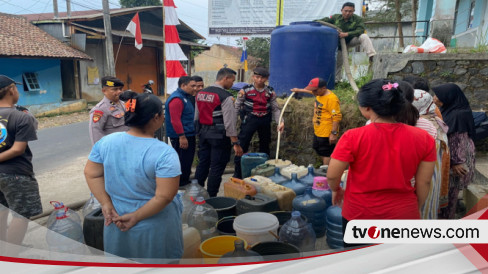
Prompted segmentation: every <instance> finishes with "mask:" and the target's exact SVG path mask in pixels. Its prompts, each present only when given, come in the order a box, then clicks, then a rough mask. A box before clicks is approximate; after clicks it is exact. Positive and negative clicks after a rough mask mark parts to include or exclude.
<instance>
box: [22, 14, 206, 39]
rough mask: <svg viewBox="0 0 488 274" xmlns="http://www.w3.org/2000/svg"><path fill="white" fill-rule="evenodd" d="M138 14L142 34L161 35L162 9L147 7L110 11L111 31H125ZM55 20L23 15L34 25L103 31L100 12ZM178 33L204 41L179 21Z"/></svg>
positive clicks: (50, 15) (186, 37) (37, 15)
mask: <svg viewBox="0 0 488 274" xmlns="http://www.w3.org/2000/svg"><path fill="white" fill-rule="evenodd" d="M136 12H139V20H140V22H141V31H142V33H148V34H153V35H157V34H158V32H161V33H162V29H161V28H162V26H163V7H162V6H149V7H136V8H124V9H111V10H110V16H111V20H110V21H111V25H112V30H122V31H123V30H125V28H126V27H127V25H128V24H129V22H130V20H131V19H132V17H134V15H135V13H136ZM58 15H59V17H58V18H57V19H55V18H54V14H53V13H40V14H25V15H22V16H24V17H26V18H27V19H28V20H29V21H31V22H33V23H35V24H42V23H43V22H46V21H48V22H52V21H53V20H61V21H67V22H76V23H77V24H81V25H84V26H87V27H92V28H99V29H103V12H102V11H101V10H90V11H78V12H72V13H71V17H67V15H66V12H60V13H59V14H58ZM176 28H177V29H178V33H179V35H180V38H181V39H182V40H186V41H191V40H198V39H205V37H203V36H202V35H201V34H199V33H198V32H196V31H195V30H193V29H192V28H191V27H189V26H188V25H187V24H185V23H184V22H183V21H181V20H180V25H178V26H176Z"/></svg>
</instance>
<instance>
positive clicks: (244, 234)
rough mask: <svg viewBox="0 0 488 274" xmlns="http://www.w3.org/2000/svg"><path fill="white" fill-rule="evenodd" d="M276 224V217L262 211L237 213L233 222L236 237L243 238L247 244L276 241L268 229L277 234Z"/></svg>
mask: <svg viewBox="0 0 488 274" xmlns="http://www.w3.org/2000/svg"><path fill="white" fill-rule="evenodd" d="M278 226H279V222H278V218H276V216H274V215H273V214H269V213H264V212H249V213H245V214H242V215H239V216H237V217H236V218H235V220H234V224H233V227H234V230H235V231H236V235H237V237H240V238H243V239H244V240H246V242H247V243H248V244H249V245H254V244H255V243H258V242H270V241H277V239H276V238H275V237H274V236H273V234H271V233H270V231H271V232H272V233H274V234H275V235H278Z"/></svg>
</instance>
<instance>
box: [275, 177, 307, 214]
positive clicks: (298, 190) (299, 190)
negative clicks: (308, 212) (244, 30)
mask: <svg viewBox="0 0 488 274" xmlns="http://www.w3.org/2000/svg"><path fill="white" fill-rule="evenodd" d="M281 185H282V186H285V187H287V188H291V189H292V190H293V191H294V192H295V194H296V195H297V196H298V195H302V194H303V193H304V192H305V188H306V187H307V186H306V185H305V184H304V183H302V182H301V181H300V180H298V175H297V174H296V173H292V174H291V180H289V181H286V182H284V183H283V184H281ZM307 217H308V216H307Z"/></svg>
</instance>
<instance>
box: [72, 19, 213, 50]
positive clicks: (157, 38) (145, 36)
mask: <svg viewBox="0 0 488 274" xmlns="http://www.w3.org/2000/svg"><path fill="white" fill-rule="evenodd" d="M71 24H72V25H74V26H77V27H79V28H83V29H86V30H90V31H94V32H97V33H99V34H100V35H104V34H105V30H104V29H102V28H94V27H87V26H84V25H81V24H78V23H71ZM78 30H80V31H81V29H78ZM112 35H116V36H120V37H128V38H134V36H133V35H132V34H131V33H130V32H128V31H121V30H112ZM142 39H143V40H149V41H157V42H164V41H163V35H162V32H161V35H151V34H142ZM180 44H182V45H187V46H194V47H202V48H210V46H207V45H202V44H198V43H195V42H191V41H185V40H181V42H180Z"/></svg>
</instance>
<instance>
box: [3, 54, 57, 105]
mask: <svg viewBox="0 0 488 274" xmlns="http://www.w3.org/2000/svg"><path fill="white" fill-rule="evenodd" d="M26 72H34V73H36V74H37V79H38V82H39V85H40V89H39V90H36V91H27V89H25V87H22V86H19V87H18V89H19V92H20V99H19V103H18V104H19V105H23V106H29V105H38V104H50V103H59V102H61V99H62V94H63V88H62V82H61V61H60V60H59V59H20V58H0V74H4V75H7V76H9V77H11V78H12V79H14V80H15V81H17V82H19V83H22V82H23V79H22V74H23V73H26ZM24 89H25V90H24Z"/></svg>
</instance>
